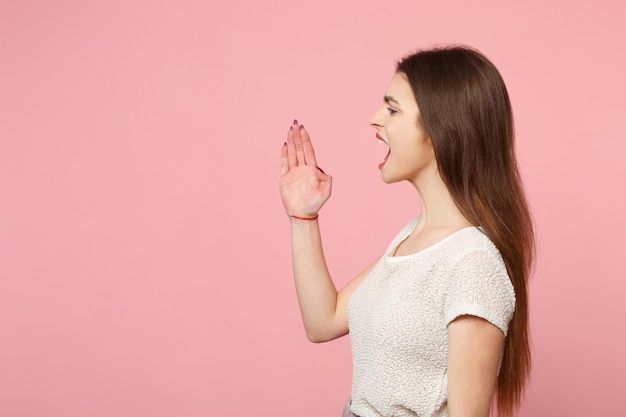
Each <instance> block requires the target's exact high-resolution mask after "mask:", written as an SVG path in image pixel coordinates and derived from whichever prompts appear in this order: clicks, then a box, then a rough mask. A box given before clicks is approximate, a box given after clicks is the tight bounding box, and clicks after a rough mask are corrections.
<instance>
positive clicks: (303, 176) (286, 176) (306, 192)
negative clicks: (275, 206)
mask: <svg viewBox="0 0 626 417" xmlns="http://www.w3.org/2000/svg"><path fill="white" fill-rule="evenodd" d="M331 187H332V177H331V176H330V175H327V174H325V173H323V172H322V171H321V170H320V169H319V168H318V167H317V161H316V159H315V152H314V150H313V145H312V144H311V140H310V138H309V136H308V133H307V132H306V130H305V129H304V126H299V125H298V124H297V123H296V122H294V125H293V126H292V127H291V129H290V130H289V134H288V138H287V142H286V143H285V145H284V146H283V149H282V155H281V175H280V194H281V197H282V200H283V205H284V206H285V209H286V210H287V213H290V214H295V215H300V216H310V217H313V216H315V215H316V214H317V213H318V211H319V210H320V209H321V208H322V206H323V205H324V203H326V201H327V200H328V198H329V197H330V194H331Z"/></svg>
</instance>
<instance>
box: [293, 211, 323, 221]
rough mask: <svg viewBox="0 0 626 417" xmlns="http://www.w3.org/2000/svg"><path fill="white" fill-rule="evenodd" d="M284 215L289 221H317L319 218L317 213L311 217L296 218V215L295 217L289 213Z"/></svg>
mask: <svg viewBox="0 0 626 417" xmlns="http://www.w3.org/2000/svg"><path fill="white" fill-rule="evenodd" d="M285 214H286V215H287V217H289V218H290V219H296V220H304V221H312V220H317V218H318V217H319V214H317V213H316V214H315V215H313V216H298V215H295V214H293V213H289V212H285Z"/></svg>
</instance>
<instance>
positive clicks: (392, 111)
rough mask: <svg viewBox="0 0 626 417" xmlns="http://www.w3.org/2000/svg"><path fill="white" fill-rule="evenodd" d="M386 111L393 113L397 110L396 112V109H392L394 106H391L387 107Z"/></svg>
mask: <svg viewBox="0 0 626 417" xmlns="http://www.w3.org/2000/svg"><path fill="white" fill-rule="evenodd" d="M387 111H388V112H389V114H395V113H397V112H398V110H395V109H394V108H392V107H387Z"/></svg>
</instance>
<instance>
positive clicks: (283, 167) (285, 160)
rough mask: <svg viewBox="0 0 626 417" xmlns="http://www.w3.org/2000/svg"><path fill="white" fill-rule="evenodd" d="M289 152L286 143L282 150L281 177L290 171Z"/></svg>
mask: <svg viewBox="0 0 626 417" xmlns="http://www.w3.org/2000/svg"><path fill="white" fill-rule="evenodd" d="M287 152H288V151H287V142H285V144H284V145H283V146H282V148H281V150H280V175H285V174H286V173H287V172H288V171H289V156H288V154H287Z"/></svg>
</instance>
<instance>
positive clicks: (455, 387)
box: [448, 315, 504, 417]
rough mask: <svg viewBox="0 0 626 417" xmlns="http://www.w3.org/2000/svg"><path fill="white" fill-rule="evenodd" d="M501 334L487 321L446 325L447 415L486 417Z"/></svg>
mask: <svg viewBox="0 0 626 417" xmlns="http://www.w3.org/2000/svg"><path fill="white" fill-rule="evenodd" d="M503 348H504V333H502V330H500V329H499V328H498V327H496V326H495V325H493V324H491V323H490V322H488V321H487V320H484V319H482V318H479V317H476V316H470V315H465V316H459V317H458V318H456V319H455V320H453V321H452V322H451V323H450V324H449V325H448V415H449V417H488V416H489V410H490V409H491V400H492V398H493V394H494V389H495V385H496V379H497V377H498V368H499V365H500V358H501V357H502V351H503Z"/></svg>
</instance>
